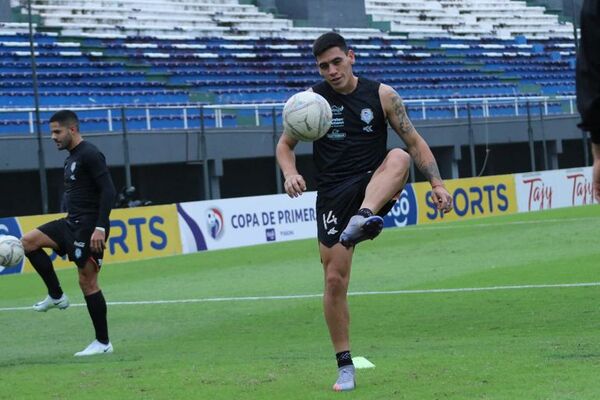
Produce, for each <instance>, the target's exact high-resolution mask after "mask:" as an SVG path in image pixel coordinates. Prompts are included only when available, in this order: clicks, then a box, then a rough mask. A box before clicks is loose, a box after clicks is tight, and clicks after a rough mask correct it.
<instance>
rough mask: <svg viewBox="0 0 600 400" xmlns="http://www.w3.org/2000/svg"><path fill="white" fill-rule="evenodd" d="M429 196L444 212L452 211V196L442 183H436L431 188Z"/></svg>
mask: <svg viewBox="0 0 600 400" xmlns="http://www.w3.org/2000/svg"><path fill="white" fill-rule="evenodd" d="M431 198H432V200H433V203H434V204H437V208H438V210H442V212H443V213H444V214H446V213H449V212H450V211H452V196H451V195H450V193H448V191H447V190H446V188H445V187H444V185H436V186H435V187H433V188H431Z"/></svg>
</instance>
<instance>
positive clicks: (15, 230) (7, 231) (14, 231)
mask: <svg viewBox="0 0 600 400" xmlns="http://www.w3.org/2000/svg"><path fill="white" fill-rule="evenodd" d="M2 235H11V236H15V237H18V238H20V237H21V236H23V234H22V232H21V227H20V226H19V221H17V219H16V218H0V236H2ZM23 266H24V262H23V261H21V263H19V264H18V265H15V266H12V267H4V266H2V265H0V275H8V274H20V273H21V271H23Z"/></svg>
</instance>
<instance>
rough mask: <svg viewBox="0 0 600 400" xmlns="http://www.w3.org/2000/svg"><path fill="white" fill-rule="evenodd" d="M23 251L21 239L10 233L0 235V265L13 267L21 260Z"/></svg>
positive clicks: (23, 254)
mask: <svg viewBox="0 0 600 400" xmlns="http://www.w3.org/2000/svg"><path fill="white" fill-rule="evenodd" d="M24 256H25V251H24V250H23V244H22V243H21V241H20V240H19V239H18V238H16V237H14V236H10V235H3V236H0V265H1V266H3V267H14V266H15V265H18V264H19V263H20V262H21V261H23V257H24Z"/></svg>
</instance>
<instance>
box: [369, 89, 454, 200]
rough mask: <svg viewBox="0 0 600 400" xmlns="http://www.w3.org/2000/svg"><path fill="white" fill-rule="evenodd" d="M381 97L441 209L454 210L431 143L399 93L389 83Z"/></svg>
mask: <svg viewBox="0 0 600 400" xmlns="http://www.w3.org/2000/svg"><path fill="white" fill-rule="evenodd" d="M379 93H380V98H381V103H382V105H383V109H384V112H385V114H386V117H387V119H388V122H389V123H390V126H391V127H392V128H393V129H394V131H396V133H397V134H398V136H400V138H401V139H402V140H403V141H404V143H405V144H406V147H407V150H408V152H409V154H410V155H411V157H412V159H413V161H414V163H415V165H416V166H417V168H418V169H419V171H421V173H422V174H423V175H424V176H425V178H427V180H428V181H429V182H430V183H431V188H432V197H433V201H434V202H435V204H437V205H438V208H439V209H440V210H443V211H444V212H449V211H450V210H452V196H450V193H448V191H447V190H446V187H445V186H444V181H443V180H442V178H441V176H440V171H439V169H438V166H437V162H436V161H435V158H434V157H433V153H432V152H431V149H430V148H429V145H428V144H427V143H426V142H425V140H424V139H423V138H422V137H421V135H420V134H419V133H418V132H417V130H416V129H415V127H414V126H413V124H412V122H410V119H409V118H408V115H407V114H406V108H405V107H404V103H403V102H402V99H401V98H400V96H399V95H398V93H397V92H396V91H395V90H394V89H393V88H392V87H390V86H388V85H381V88H380V91H379Z"/></svg>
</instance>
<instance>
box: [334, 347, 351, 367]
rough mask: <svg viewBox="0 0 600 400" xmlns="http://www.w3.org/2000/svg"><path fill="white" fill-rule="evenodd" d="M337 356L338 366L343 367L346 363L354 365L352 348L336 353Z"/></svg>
mask: <svg viewBox="0 0 600 400" xmlns="http://www.w3.org/2000/svg"><path fill="white" fill-rule="evenodd" d="M335 358H336V359H337V364H338V368H342V367H344V366H346V365H354V363H353V362H352V356H351V355H350V350H347V351H340V352H339V353H336V355H335Z"/></svg>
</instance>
